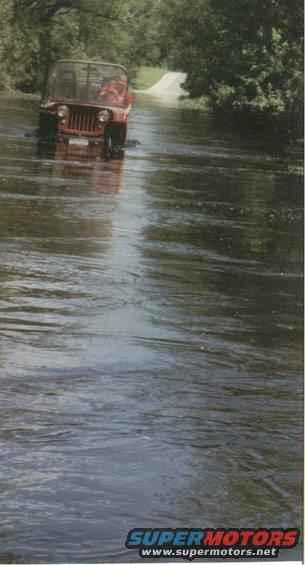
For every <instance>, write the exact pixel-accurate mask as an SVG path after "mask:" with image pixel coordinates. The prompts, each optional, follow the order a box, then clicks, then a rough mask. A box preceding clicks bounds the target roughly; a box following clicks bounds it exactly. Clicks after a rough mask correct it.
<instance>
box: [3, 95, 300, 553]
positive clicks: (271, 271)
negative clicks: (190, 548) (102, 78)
mask: <svg viewBox="0 0 305 565" xmlns="http://www.w3.org/2000/svg"><path fill="white" fill-rule="evenodd" d="M25 106H26V107H27V109H28V112H27V113H26V117H24V113H23V111H22V109H21V102H20V101H18V102H16V101H14V100H12V101H11V102H10V105H8V109H7V110H6V113H7V115H8V116H10V120H8V119H7V121H6V129H5V133H4V134H3V133H1V135H0V145H1V149H2V153H1V157H0V173H1V174H0V199H1V222H0V223H1V239H2V248H1V251H2V252H1V256H0V274H1V283H0V284H1V301H0V316H1V351H0V371H1V383H2V390H3V395H2V400H1V423H2V435H1V450H2V453H3V458H2V461H1V465H2V473H3V476H4V477H5V479H3V481H2V482H3V485H4V488H3V492H2V510H1V518H2V524H3V525H2V532H3V536H4V537H3V543H2V551H3V554H1V556H0V561H1V562H4V561H5V559H7V561H10V562H17V561H18V559H19V560H21V561H22V560H23V561H26V562H42V561H43V562H46V563H54V562H59V563H60V562H67V563H69V562H100V561H102V560H108V561H122V560H123V561H133V560H135V559H137V556H136V555H135V554H134V553H133V552H127V551H126V549H125V547H124V541H125V536H126V533H127V532H128V530H129V529H130V528H132V527H136V525H138V524H141V525H142V526H143V527H178V526H182V527H188V526H195V527H203V526H209V527H213V526H215V527H216V526H223V527H226V526H227V527H232V524H233V525H234V527H238V526H239V527H244V526H245V525H247V527H260V526H261V525H262V524H263V525H264V526H266V527H268V526H272V527H275V526H276V525H280V526H281V527H291V526H299V525H300V482H301V478H300V475H301V464H300V451H301V433H300V429H301V424H300V421H301V420H300V419H301V412H302V408H301V396H302V386H301V325H300V324H301V315H300V302H301V298H300V297H301V292H300V288H301V286H300V282H301V271H302V269H301V268H300V267H301V264H302V258H301V255H302V253H301V251H302V249H301V246H302V243H301V238H300V230H301V226H302V214H301V208H302V184H301V177H300V175H299V170H298V165H299V160H298V159H299V158H298V154H297V153H294V152H293V151H291V150H290V151H288V152H286V151H284V152H283V149H282V148H278V149H277V148H275V147H272V149H271V148H270V147H269V148H268V146H266V144H265V143H261V142H260V141H259V140H257V139H256V140H251V139H245V138H244V137H243V136H238V135H237V134H236V133H235V132H232V131H231V130H230V129H228V128H226V127H223V128H219V127H218V126H215V124H213V123H211V122H210V121H209V120H206V121H204V119H203V118H202V117H198V115H197V114H192V112H190V113H188V112H181V111H178V110H177V109H173V108H163V107H156V106H154V104H153V103H152V102H151V101H149V100H148V101H145V102H144V103H143V105H142V106H141V102H140V101H139V102H138V106H137V108H136V109H135V111H134V113H133V118H132V124H131V130H130V135H131V137H136V138H137V139H139V140H140V141H141V145H140V146H138V147H137V148H136V149H135V150H133V151H130V152H129V151H127V152H126V156H125V159H122V160H120V159H114V160H109V161H107V160H103V159H100V157H98V158H96V159H95V157H94V155H91V156H90V158H89V159H87V157H88V155H86V159H84V158H83V155H81V154H79V153H76V152H74V153H73V152H72V153H71V152H68V153H67V147H63V146H56V145H55V146H52V147H51V148H50V147H49V148H46V147H45V146H44V147H43V148H42V147H38V149H37V146H36V141H33V140H25V139H24V138H23V137H22V136H21V135H19V133H18V131H19V130H20V124H19V130H18V128H16V125H15V124H16V123H15V119H17V122H18V120H19V122H20V123H25V122H27V121H28V120H29V121H30V118H29V116H30V117H31V116H32V118H31V119H32V120H33V123H34V103H33V102H32V101H25V102H24V107H25ZM4 118H5V117H4ZM5 119H6V118H5ZM35 119H36V118H35ZM17 130H18V131H17ZM37 151H38V152H37ZM298 551H299V548H296V550H295V553H294V556H299V553H298ZM4 552H5V553H4ZM20 556H22V557H20ZM290 556H291V554H290Z"/></svg>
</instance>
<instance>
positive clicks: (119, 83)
mask: <svg viewBox="0 0 305 565" xmlns="http://www.w3.org/2000/svg"><path fill="white" fill-rule="evenodd" d="M115 78H116V89H117V92H118V95H119V98H120V103H121V104H122V106H124V107H125V114H126V116H128V114H130V112H131V105H132V103H133V94H132V92H131V90H130V89H129V88H127V76H126V75H125V73H119V74H118V75H117V76H116V77H115Z"/></svg>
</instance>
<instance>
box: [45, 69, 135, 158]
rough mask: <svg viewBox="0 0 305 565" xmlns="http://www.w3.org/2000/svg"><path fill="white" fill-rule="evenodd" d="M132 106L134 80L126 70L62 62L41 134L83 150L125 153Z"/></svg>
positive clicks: (49, 91)
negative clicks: (92, 148) (90, 147)
mask: <svg viewBox="0 0 305 565" xmlns="http://www.w3.org/2000/svg"><path fill="white" fill-rule="evenodd" d="M131 101H132V99H131V92H130V91H129V90H128V74H127V71H126V69H125V68H124V67H122V66H121V65H115V64H111V63H98V62H95V61H78V60H68V59H61V60H59V61H57V62H56V63H55V64H54V65H53V66H52V67H51V69H50V71H49V73H48V76H47V79H46V83H45V87H44V90H43V95H42V100H41V104H40V119H39V130H38V134H39V136H40V137H42V138H46V137H47V138H49V137H53V138H54V137H55V138H56V139H60V140H66V141H67V143H69V144H71V145H78V146H81V147H85V146H88V145H92V144H93V145H98V144H101V145H103V146H104V147H106V148H108V149H111V148H114V149H115V148H121V147H122V146H123V145H124V143H125V141H126V135H127V124H128V118H129V112H130V109H131Z"/></svg>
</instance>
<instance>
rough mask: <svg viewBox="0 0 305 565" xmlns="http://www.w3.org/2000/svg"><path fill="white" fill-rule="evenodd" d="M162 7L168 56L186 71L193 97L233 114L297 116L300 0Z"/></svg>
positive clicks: (179, 0)
mask: <svg viewBox="0 0 305 565" xmlns="http://www.w3.org/2000/svg"><path fill="white" fill-rule="evenodd" d="M164 11H165V13H164V18H163V20H164V21H166V22H167V23H166V26H165V28H164V34H165V36H167V37H168V41H169V55H170V57H171V59H172V63H173V64H174V65H175V66H176V67H177V68H181V69H182V70H185V71H186V72H187V73H188V79H187V88H188V90H189V92H190V95H191V97H199V96H202V95H204V96H207V97H208V101H209V102H210V105H211V106H212V107H213V108H215V109H217V108H218V109H220V110H222V111H225V112H227V113H230V114H232V113H235V114H236V113H239V114H243V113H246V114H247V115H249V114H253V115H255V116H256V117H257V116H259V115H261V116H263V117H264V118H266V116H270V117H274V118H276V117H279V118H280V117H281V116H284V115H285V116H286V117H287V118H289V119H294V120H297V119H298V118H299V116H300V114H301V111H302V94H303V91H302V87H303V75H302V71H303V57H302V47H303V43H302V35H303V29H302V23H303V3H302V1H301V0H289V2H288V1H287V0H176V2H175V3H174V5H173V4H169V5H168V8H164Z"/></svg>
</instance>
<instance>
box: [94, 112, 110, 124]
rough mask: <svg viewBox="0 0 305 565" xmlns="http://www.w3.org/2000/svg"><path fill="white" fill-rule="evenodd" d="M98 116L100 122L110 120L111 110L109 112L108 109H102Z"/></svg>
mask: <svg viewBox="0 0 305 565" xmlns="http://www.w3.org/2000/svg"><path fill="white" fill-rule="evenodd" d="M97 118H98V121H99V122H108V121H109V118H110V114H109V112H107V110H100V112H99V113H98V115H97Z"/></svg>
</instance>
